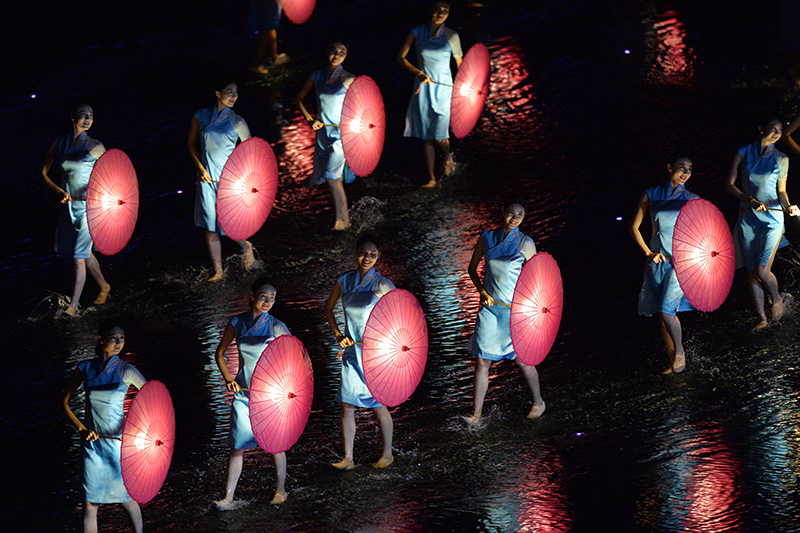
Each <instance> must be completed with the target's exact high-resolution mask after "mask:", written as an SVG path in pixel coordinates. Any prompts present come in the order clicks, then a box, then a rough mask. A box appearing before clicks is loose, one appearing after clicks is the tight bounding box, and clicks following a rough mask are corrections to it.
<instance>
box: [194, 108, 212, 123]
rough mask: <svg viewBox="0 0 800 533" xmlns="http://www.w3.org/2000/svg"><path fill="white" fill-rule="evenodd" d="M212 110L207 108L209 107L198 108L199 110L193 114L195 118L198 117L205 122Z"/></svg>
mask: <svg viewBox="0 0 800 533" xmlns="http://www.w3.org/2000/svg"><path fill="white" fill-rule="evenodd" d="M210 111H211V109H209V108H207V109H198V110H197V111H195V112H194V115H192V116H193V117H194V118H196V119H197V120H198V121H199V122H203V121H205V120H208V118H207V117H208V116H210V115H211V113H210Z"/></svg>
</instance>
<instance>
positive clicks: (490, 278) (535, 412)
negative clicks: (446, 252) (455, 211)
mask: <svg viewBox="0 0 800 533" xmlns="http://www.w3.org/2000/svg"><path fill="white" fill-rule="evenodd" d="M502 214H503V224H502V225H501V226H500V227H499V228H497V229H493V230H487V231H484V232H483V233H482V234H481V236H480V237H478V242H477V243H476V244H475V250H474V251H473V252H472V259H471V260H470V262H469V268H468V271H469V277H470V279H471V280H472V283H473V284H474V285H475V288H476V289H477V290H478V293H480V297H481V308H480V310H479V311H478V318H477V320H476V322H475V332H474V333H473V335H472V338H471V339H470V342H469V346H468V348H470V350H471V351H472V355H474V356H475V382H474V385H473V391H472V406H473V411H472V416H471V417H466V418H465V419H466V421H467V422H469V423H470V425H473V426H478V425H480V423H481V418H482V414H483V400H484V398H485V397H486V390H487V389H488V388H489V368H490V367H491V366H492V363H493V362H495V361H501V360H503V359H511V360H513V361H515V362H516V363H517V366H518V367H519V369H520V370H521V371H522V375H523V377H524V378H525V383H527V385H528V388H529V389H530V391H531V395H532V396H533V407H531V410H530V412H528V418H538V417H540V416H542V414H543V413H544V409H545V403H544V400H543V399H542V395H541V393H540V391H539V373H538V372H537V371H536V367H535V366H528V365H526V364H524V363H523V362H522V361H520V360H519V359H517V355H516V354H515V353H514V346H513V345H512V343H511V307H510V304H511V300H512V299H513V297H514V288H515V287H516V285H517V279H518V278H519V275H520V272H521V271H522V265H524V264H525V261H527V260H528V259H530V258H531V257H533V256H534V255H535V254H536V245H535V244H534V243H533V239H531V238H530V237H528V236H527V235H525V234H523V233H522V232H521V231H520V230H519V225H520V224H521V223H522V221H523V220H524V219H525V200H524V199H522V198H514V199H513V200H511V201H509V202H507V203H506V204H505V205H504V206H503V211H502ZM481 259H483V260H484V266H485V269H486V275H485V277H484V280H483V281H481V278H480V276H478V265H479V264H480V262H481ZM501 302H502V303H501Z"/></svg>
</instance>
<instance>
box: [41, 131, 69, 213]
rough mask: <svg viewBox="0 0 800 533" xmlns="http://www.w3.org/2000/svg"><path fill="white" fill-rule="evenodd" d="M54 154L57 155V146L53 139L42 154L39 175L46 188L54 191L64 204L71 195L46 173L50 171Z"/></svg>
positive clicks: (54, 157)
mask: <svg viewBox="0 0 800 533" xmlns="http://www.w3.org/2000/svg"><path fill="white" fill-rule="evenodd" d="M56 155H58V148H57V147H56V143H55V141H53V144H51V145H50V148H48V149H47V153H46V154H45V156H44V163H42V172H41V177H42V181H43V182H44V184H45V185H46V186H47V188H48V189H50V190H51V191H53V192H54V193H56V195H57V196H58V200H59V202H61V203H62V204H65V203H67V202H70V201H72V197H71V196H70V195H69V193H68V192H67V191H65V190H64V189H62V188H61V187H59V186H58V185H56V184H55V183H54V182H53V180H51V179H50V176H48V175H47V173H48V172H50V167H51V166H53V161H55V160H56Z"/></svg>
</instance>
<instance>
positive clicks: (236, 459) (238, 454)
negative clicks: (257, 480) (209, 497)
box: [214, 448, 244, 511]
mask: <svg viewBox="0 0 800 533" xmlns="http://www.w3.org/2000/svg"><path fill="white" fill-rule="evenodd" d="M243 463H244V450H237V449H235V448H231V453H230V455H228V475H227V479H226V480H225V497H224V498H222V499H221V500H218V501H216V502H214V503H216V504H217V507H218V508H219V509H220V510H221V511H227V510H228V509H230V507H231V505H232V504H233V493H234V492H236V484H237V483H239V476H241V475H242V464H243Z"/></svg>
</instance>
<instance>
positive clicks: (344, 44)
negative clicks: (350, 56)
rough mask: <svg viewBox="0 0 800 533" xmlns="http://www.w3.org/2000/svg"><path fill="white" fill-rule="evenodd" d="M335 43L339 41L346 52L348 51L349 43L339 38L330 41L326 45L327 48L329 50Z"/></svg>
mask: <svg viewBox="0 0 800 533" xmlns="http://www.w3.org/2000/svg"><path fill="white" fill-rule="evenodd" d="M336 43H339V44H341V45H342V46H344V47H345V48H346V49H347V52H348V53H349V52H350V45H349V44H347V43H346V42H344V41H342V40H341V39H334V40H332V41H331V42H330V44H329V45H328V50H330V49H331V48H333V45H334V44H336Z"/></svg>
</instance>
